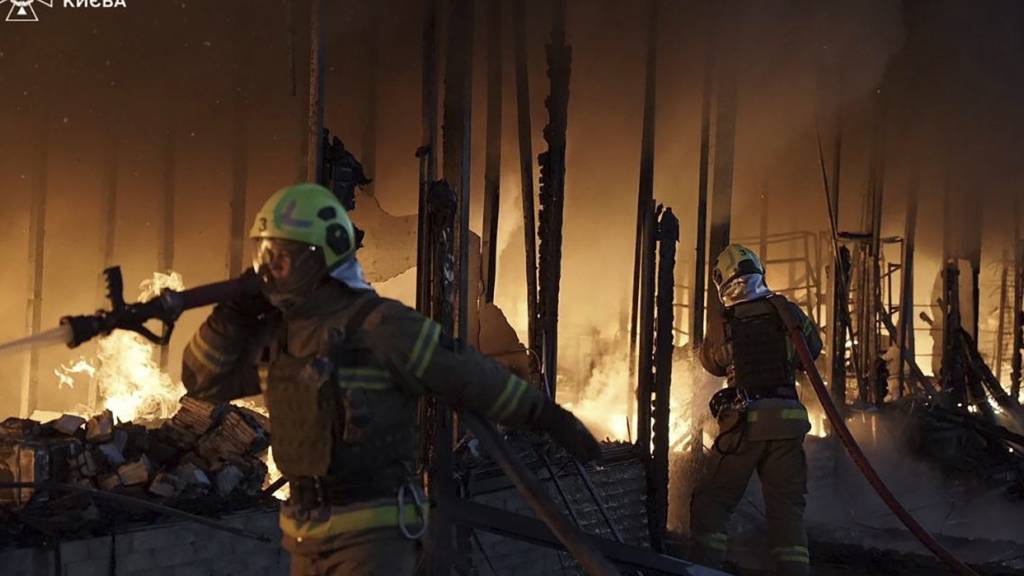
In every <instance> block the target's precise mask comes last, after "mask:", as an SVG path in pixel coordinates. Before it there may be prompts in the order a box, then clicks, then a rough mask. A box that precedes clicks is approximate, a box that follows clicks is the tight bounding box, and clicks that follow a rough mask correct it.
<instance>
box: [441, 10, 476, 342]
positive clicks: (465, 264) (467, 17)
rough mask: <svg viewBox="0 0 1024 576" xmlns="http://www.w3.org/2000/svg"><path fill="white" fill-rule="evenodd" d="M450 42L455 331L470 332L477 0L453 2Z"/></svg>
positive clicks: (448, 139) (448, 151)
mask: <svg viewBox="0 0 1024 576" xmlns="http://www.w3.org/2000/svg"><path fill="white" fill-rule="evenodd" d="M449 6H450V11H449V23H448V44H447V48H446V54H445V90H444V121H443V122H444V126H443V138H444V153H443V156H444V166H443V174H444V179H445V180H446V181H447V182H448V184H449V186H451V187H452V190H454V192H455V197H456V198H457V200H458V210H457V220H458V222H457V224H456V226H457V228H456V230H457V232H456V238H457V242H456V246H457V248H458V257H457V258H456V260H455V262H456V265H455V266H456V268H455V278H456V282H457V288H456V303H457V304H456V307H455V334H456V336H457V337H458V338H460V339H462V340H463V341H465V340H466V338H467V337H468V334H469V306H470V302H469V297H470V290H469V197H470V194H469V184H470V182H469V174H470V166H471V159H470V151H471V150H472V143H471V141H470V135H471V134H472V102H473V101H472V97H473V91H472V89H473V82H472V80H473V2H471V1H469V0H451V2H450V3H449Z"/></svg>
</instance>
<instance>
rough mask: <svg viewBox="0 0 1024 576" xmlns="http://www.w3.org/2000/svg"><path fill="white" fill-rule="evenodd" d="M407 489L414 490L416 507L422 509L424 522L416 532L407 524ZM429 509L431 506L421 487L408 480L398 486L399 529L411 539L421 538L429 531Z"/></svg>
mask: <svg viewBox="0 0 1024 576" xmlns="http://www.w3.org/2000/svg"><path fill="white" fill-rule="evenodd" d="M407 489H408V491H409V492H412V499H413V503H414V504H415V506H416V509H417V510H419V511H420V516H421V517H422V518H423V524H422V525H421V526H420V529H419V530H418V531H416V532H410V531H409V528H408V527H406V525H405V492H406V490H407ZM428 511H429V506H428V504H427V502H426V498H425V497H424V496H423V494H422V493H421V491H420V489H419V487H417V486H415V485H413V484H412V483H410V482H406V483H405V484H402V485H401V486H400V487H399V488H398V529H399V530H401V531H402V536H405V537H406V538H408V539H409V540H419V539H420V538H422V537H423V535H424V534H426V533H427V512H428Z"/></svg>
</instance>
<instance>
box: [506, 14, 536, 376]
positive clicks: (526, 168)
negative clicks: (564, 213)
mask: <svg viewBox="0 0 1024 576" xmlns="http://www.w3.org/2000/svg"><path fill="white" fill-rule="evenodd" d="M512 10H513V22H514V27H515V31H514V34H513V36H514V38H513V40H514V45H515V56H516V120H517V123H518V131H519V178H520V180H521V182H522V196H523V233H524V236H525V242H526V314H527V316H528V332H529V334H528V338H527V339H528V343H527V345H528V346H529V348H530V350H532V351H533V352H534V355H535V357H540V352H541V350H540V342H541V336H540V326H539V322H538V318H537V297H538V296H537V225H536V222H535V218H534V214H535V213H536V210H535V208H534V202H533V194H534V192H533V124H532V120H531V115H530V69H529V63H528V61H527V51H526V3H525V2H514V3H513V7H512Z"/></svg>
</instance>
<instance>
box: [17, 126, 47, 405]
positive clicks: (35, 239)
mask: <svg viewBox="0 0 1024 576" xmlns="http://www.w3.org/2000/svg"><path fill="white" fill-rule="evenodd" d="M41 124H42V127H41V129H40V130H39V138H38V141H37V143H36V152H35V154H34V159H35V162H33V169H32V208H31V214H30V215H29V224H28V287H27V288H28V289H27V293H28V299H27V300H28V303H27V306H26V309H25V333H26V334H30V335H31V334H38V333H39V330H40V329H41V328H42V320H43V263H44V260H45V256H46V196H47V194H46V192H47V188H48V183H47V171H48V170H49V152H50V149H49V137H48V136H49V131H50V126H49V116H48V115H46V114H43V115H42V118H41ZM27 360H28V363H27V365H26V366H25V372H24V374H23V375H22V382H21V396H20V404H21V405H20V406H19V410H18V412H19V414H21V417H22V418H28V417H29V416H30V415H31V414H32V412H34V411H35V409H36V402H37V400H38V394H39V349H38V348H35V347H33V348H32V350H31V351H30V352H29V353H28V358H27Z"/></svg>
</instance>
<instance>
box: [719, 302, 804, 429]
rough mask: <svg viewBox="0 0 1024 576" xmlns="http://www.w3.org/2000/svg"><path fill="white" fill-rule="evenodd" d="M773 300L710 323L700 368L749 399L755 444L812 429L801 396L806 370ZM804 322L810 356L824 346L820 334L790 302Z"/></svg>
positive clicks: (727, 312) (735, 310) (736, 310)
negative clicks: (800, 373)
mask: <svg viewBox="0 0 1024 576" xmlns="http://www.w3.org/2000/svg"><path fill="white" fill-rule="evenodd" d="M769 298H783V297H782V296H779V295H771V296H768V297H765V298H759V299H756V300H751V301H747V302H741V303H739V304H736V305H735V306H731V307H729V308H726V310H725V311H724V314H723V316H721V317H720V318H718V319H712V320H711V321H710V322H709V326H708V334H707V337H706V338H705V340H704V342H703V343H702V344H701V348H700V359H701V364H703V365H704V368H705V369H706V370H707V371H708V372H710V373H711V374H713V375H715V376H720V377H727V378H728V379H729V386H732V387H735V388H737V389H738V390H739V391H741V392H742V393H743V397H745V398H748V399H749V403H748V405H747V406H746V414H745V418H746V420H747V425H748V430H747V433H748V437H749V439H751V440H775V439H786V438H794V437H798V436H802V435H803V434H805V433H807V432H808V431H809V430H810V423H809V421H808V419H807V410H806V409H805V408H804V407H803V405H802V404H801V403H800V401H799V399H798V396H797V394H796V371H797V370H798V369H801V370H802V369H803V367H802V366H801V362H800V359H799V357H798V355H797V352H796V350H795V349H794V347H793V344H792V342H791V341H790V339H789V336H788V334H787V332H786V326H785V324H784V323H783V321H782V318H781V317H780V316H779V314H778V311H776V310H775V307H774V306H773V305H772V303H771V302H769V300H768V299H769ZM786 304H787V305H788V306H789V307H790V309H791V310H792V312H793V315H794V316H795V317H796V318H797V319H798V321H799V322H800V323H801V326H802V331H803V335H804V338H805V339H806V340H807V345H808V348H810V351H811V354H812V355H813V356H814V357H815V358H817V356H818V355H819V354H820V353H821V349H822V342H821V337H820V335H819V334H818V329H817V327H816V326H815V325H814V323H813V322H811V320H810V319H809V318H808V317H807V315H805V314H804V313H803V311H802V310H801V309H800V307H799V306H797V305H796V304H793V303H792V302H788V301H787V302H786Z"/></svg>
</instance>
